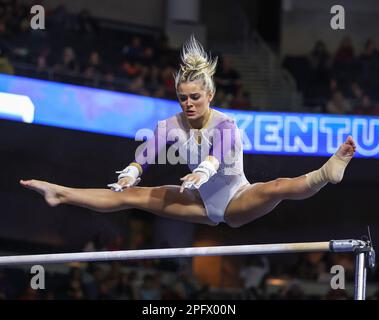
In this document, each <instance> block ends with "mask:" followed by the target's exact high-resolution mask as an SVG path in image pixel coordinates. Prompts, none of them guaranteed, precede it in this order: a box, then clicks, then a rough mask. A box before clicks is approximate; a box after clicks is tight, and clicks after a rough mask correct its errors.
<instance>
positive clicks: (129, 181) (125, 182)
mask: <svg viewBox="0 0 379 320" xmlns="http://www.w3.org/2000/svg"><path fill="white" fill-rule="evenodd" d="M140 181H141V179H140V178H137V179H134V178H133V177H124V178H122V179H120V180H118V181H117V183H111V184H108V187H109V188H111V189H112V190H113V191H115V192H121V191H123V190H124V189H127V188H131V187H133V186H136V185H137V184H138V183H139V182H140Z"/></svg>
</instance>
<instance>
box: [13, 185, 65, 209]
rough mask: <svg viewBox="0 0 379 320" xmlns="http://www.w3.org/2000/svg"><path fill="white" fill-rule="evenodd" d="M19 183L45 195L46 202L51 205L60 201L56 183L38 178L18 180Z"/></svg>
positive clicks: (55, 204) (53, 205)
mask: <svg viewBox="0 0 379 320" xmlns="http://www.w3.org/2000/svg"><path fill="white" fill-rule="evenodd" d="M20 184H21V185H22V186H24V187H25V188H28V189H31V190H34V191H37V192H38V193H39V194H42V195H43V196H44V197H45V200H46V202H47V203H48V204H49V205H50V206H52V207H55V206H57V205H59V204H61V203H62V201H61V199H60V196H59V192H58V186H57V185H54V184H51V183H48V182H45V181H40V180H20Z"/></svg>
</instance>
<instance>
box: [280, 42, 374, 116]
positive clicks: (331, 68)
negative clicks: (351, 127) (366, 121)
mask: <svg viewBox="0 0 379 320" xmlns="http://www.w3.org/2000/svg"><path fill="white" fill-rule="evenodd" d="M283 65H284V67H286V68H287V69H289V70H290V72H291V73H292V74H293V75H294V77H295V79H296V80H297V84H298V87H299V89H300V90H301V91H302V92H303V95H304V104H305V105H306V106H308V107H311V108H315V109H317V111H320V112H326V113H334V114H359V115H379V106H378V101H379V81H378V72H379V51H378V48H377V44H376V42H375V40H374V39H367V41H366V42H365V44H364V46H363V48H362V49H359V50H357V49H356V48H354V46H353V42H352V39H351V38H350V37H349V36H346V37H344V38H343V39H342V41H341V43H340V45H339V46H338V48H337V50H336V51H335V52H330V51H329V50H328V48H327V46H326V45H325V43H324V42H323V41H317V42H316V43H315V45H314V48H313V49H312V51H311V52H310V54H309V55H308V56H296V57H287V58H285V59H284V61H283Z"/></svg>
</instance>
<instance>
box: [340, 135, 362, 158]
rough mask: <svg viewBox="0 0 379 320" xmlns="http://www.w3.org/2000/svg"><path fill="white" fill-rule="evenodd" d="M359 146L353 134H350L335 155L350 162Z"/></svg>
mask: <svg viewBox="0 0 379 320" xmlns="http://www.w3.org/2000/svg"><path fill="white" fill-rule="evenodd" d="M356 149H357V147H356V145H355V142H354V140H353V137H352V136H348V137H347V139H346V141H345V142H344V143H343V144H341V145H340V147H339V148H338V150H337V151H336V153H335V155H336V156H337V157H338V158H341V159H342V160H344V161H347V162H349V161H350V160H351V158H352V157H353V156H354V153H355V151H356Z"/></svg>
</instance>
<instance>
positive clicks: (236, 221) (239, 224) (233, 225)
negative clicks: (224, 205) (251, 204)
mask: <svg viewBox="0 0 379 320" xmlns="http://www.w3.org/2000/svg"><path fill="white" fill-rule="evenodd" d="M225 223H226V224H227V225H228V226H229V227H231V228H233V229H235V228H239V227H242V226H243V225H245V224H246V223H245V222H243V221H241V220H240V219H233V218H232V219H231V218H229V217H225Z"/></svg>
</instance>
